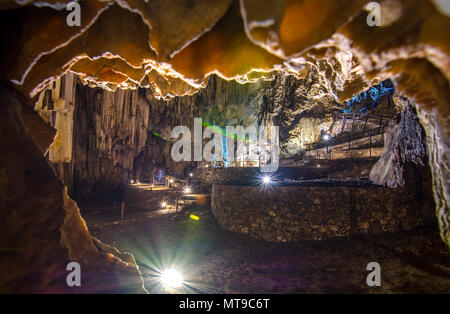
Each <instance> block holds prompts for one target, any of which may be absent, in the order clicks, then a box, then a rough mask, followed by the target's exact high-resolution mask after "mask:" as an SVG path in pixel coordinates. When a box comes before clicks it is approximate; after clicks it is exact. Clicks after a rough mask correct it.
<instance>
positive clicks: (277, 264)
mask: <svg viewBox="0 0 450 314" xmlns="http://www.w3.org/2000/svg"><path fill="white" fill-rule="evenodd" d="M119 211H120V210H118V209H117V210H108V211H100V212H99V211H97V212H87V213H83V211H82V213H83V216H84V218H85V219H86V222H87V224H88V226H89V229H90V231H91V233H92V235H93V236H95V237H97V238H98V239H100V240H102V241H103V242H105V243H107V244H110V245H113V246H115V247H117V248H118V249H119V250H120V251H122V252H130V253H132V254H133V255H134V257H135V258H136V261H137V263H138V265H139V266H140V268H141V272H142V273H143V276H144V281H145V286H146V288H147V290H148V291H149V292H150V293H251V294H253V293H261V294H266V293H267V294H270V293H450V256H449V252H448V248H447V247H446V246H445V244H444V243H443V242H442V241H441V240H440V238H439V235H438V232H437V231H436V230H433V229H431V228H421V229H417V230H414V231H410V232H403V233H396V234H381V235H372V236H364V237H363V236H360V237H351V238H348V239H339V240H326V241H301V242H295V243H268V242H265V241H261V240H255V239H252V238H250V237H248V236H246V235H243V234H238V233H234V232H229V231H226V230H223V229H221V228H220V227H219V226H218V224H217V223H216V221H215V220H214V218H213V217H212V215H211V212H210V210H209V208H208V206H207V205H203V206H198V205H191V206H187V207H186V208H185V209H184V210H183V212H178V213H175V212H174V211H168V210H156V211H148V210H144V209H139V208H127V209H126V215H125V219H124V221H123V222H118V220H119V218H120V216H119ZM106 213H107V214H106ZM191 214H195V215H196V216H198V217H199V219H198V220H194V219H191V218H190V217H189V216H190V215H191ZM369 262H378V263H379V264H380V266H381V287H368V286H367V284H366V277H367V275H368V274H369V271H367V270H366V266H367V264H368V263H369ZM167 267H176V268H178V269H179V270H180V271H181V272H182V274H183V276H184V279H185V283H186V284H185V285H184V286H183V287H182V288H180V289H178V290H176V291H174V290H171V289H167V288H163V287H162V286H161V285H160V283H159V277H158V275H157V274H158V272H159V271H161V270H162V269H165V268H167Z"/></svg>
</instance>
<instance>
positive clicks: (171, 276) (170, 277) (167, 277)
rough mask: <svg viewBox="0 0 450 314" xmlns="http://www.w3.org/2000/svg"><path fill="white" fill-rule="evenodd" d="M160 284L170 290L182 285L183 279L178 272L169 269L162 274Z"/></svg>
mask: <svg viewBox="0 0 450 314" xmlns="http://www.w3.org/2000/svg"><path fill="white" fill-rule="evenodd" d="M161 283H162V284H163V285H164V286H168V287H171V288H179V287H181V286H182V285H183V277H182V276H181V274H180V272H179V271H178V270H176V269H173V268H169V269H167V270H165V271H163V272H162V274H161Z"/></svg>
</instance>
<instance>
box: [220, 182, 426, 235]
mask: <svg viewBox="0 0 450 314" xmlns="http://www.w3.org/2000/svg"><path fill="white" fill-rule="evenodd" d="M212 212H213V215H214V216H215V218H216V219H217V220H218V222H219V224H220V225H221V226H222V227H223V228H225V229H228V230H231V231H236V232H241V233H245V234H248V235H250V236H251V237H253V238H257V239H264V240H267V241H276V242H286V241H298V240H306V239H309V240H321V239H328V238H336V237H347V236H350V235H355V234H367V233H381V232H396V231H401V230H411V229H413V228H415V227H417V226H419V225H421V223H422V222H423V216H424V215H426V214H427V213H423V212H422V211H421V208H420V206H418V204H417V203H416V202H415V199H414V197H413V195H412V194H410V193H407V192H406V191H404V190H397V189H390V188H385V187H377V186H373V187H351V186H271V187H270V188H262V187H255V186H233V185H214V186H213V192H212Z"/></svg>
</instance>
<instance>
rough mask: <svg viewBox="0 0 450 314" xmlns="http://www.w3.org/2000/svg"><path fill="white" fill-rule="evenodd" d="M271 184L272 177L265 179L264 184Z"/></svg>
mask: <svg viewBox="0 0 450 314" xmlns="http://www.w3.org/2000/svg"><path fill="white" fill-rule="evenodd" d="M270 182H272V180H271V179H270V177H268V176H265V177H264V178H263V183H264V184H269V183H270Z"/></svg>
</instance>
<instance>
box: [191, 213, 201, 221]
mask: <svg viewBox="0 0 450 314" xmlns="http://www.w3.org/2000/svg"><path fill="white" fill-rule="evenodd" d="M189 218H191V219H192V220H199V219H200V217H198V216H196V215H194V214H190V215H189Z"/></svg>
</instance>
